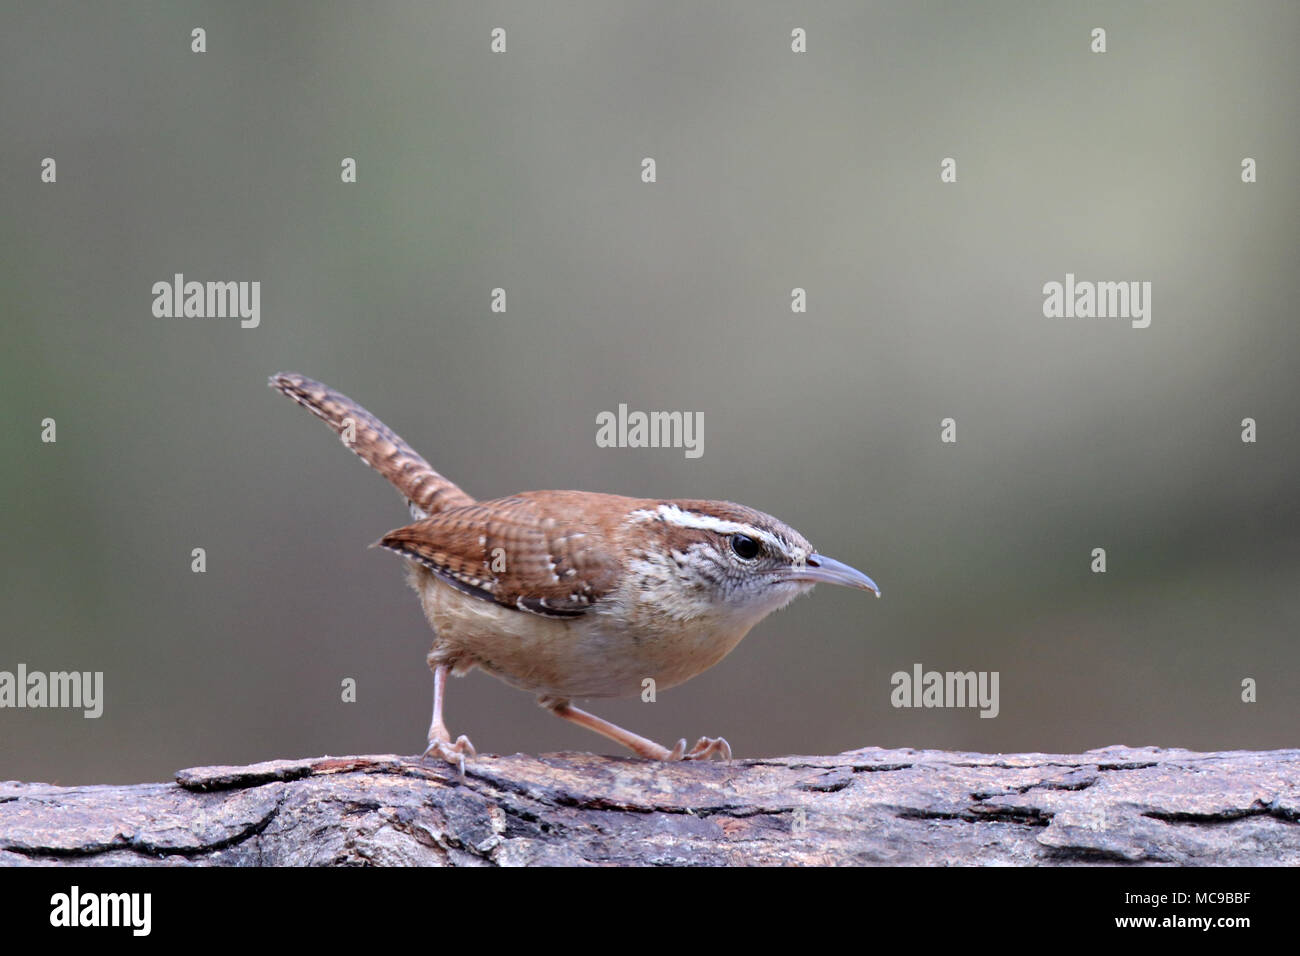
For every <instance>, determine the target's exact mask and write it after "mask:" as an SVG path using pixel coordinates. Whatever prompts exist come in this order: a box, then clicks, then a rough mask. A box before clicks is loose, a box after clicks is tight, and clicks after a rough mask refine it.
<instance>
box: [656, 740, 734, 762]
mask: <svg viewBox="0 0 1300 956" xmlns="http://www.w3.org/2000/svg"><path fill="white" fill-rule="evenodd" d="M714 754H718V755H719V756H721V757H722V759H723V760H730V759H731V744H729V743H727V741H726V740H725V739H723V738H722V737H701V738H700V739H699V740H697V741H696V742H695V746H694V747H692V748H691V749H690V750H687V749H686V740H685V738H683V739H681V740H679V741H677V746H676V747H674V748H673V749H672V750H670V751H669V752H668V759H669V760H708V759H709V758H710V757H712V756H713V755H714Z"/></svg>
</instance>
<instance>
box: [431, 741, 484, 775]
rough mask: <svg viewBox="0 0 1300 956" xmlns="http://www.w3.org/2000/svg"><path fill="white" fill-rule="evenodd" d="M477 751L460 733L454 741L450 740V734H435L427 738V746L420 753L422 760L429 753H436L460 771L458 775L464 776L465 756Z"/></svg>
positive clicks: (472, 754)
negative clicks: (435, 735)
mask: <svg viewBox="0 0 1300 956" xmlns="http://www.w3.org/2000/svg"><path fill="white" fill-rule="evenodd" d="M477 753H478V751H476V750H475V749H474V745H473V744H472V743H470V742H469V738H468V737H466V736H465V735H464V734H461V735H460V736H459V737H457V738H456V742H455V743H452V742H451V735H450V734H448V735H447V736H437V737H430V738H429V746H428V747H426V748H424V753H422V754H421V755H420V759H421V760H423V759H424V758H425V757H428V756H429V754H437V755H438V756H439V757H441V758H442V759H443V760H445V761H447V763H449V764H451V765H452V766H454V767H455V768H456V769H457V770H459V771H460V775H461V776H462V777H463V776H465V758H466V757H473V756H476V755H477Z"/></svg>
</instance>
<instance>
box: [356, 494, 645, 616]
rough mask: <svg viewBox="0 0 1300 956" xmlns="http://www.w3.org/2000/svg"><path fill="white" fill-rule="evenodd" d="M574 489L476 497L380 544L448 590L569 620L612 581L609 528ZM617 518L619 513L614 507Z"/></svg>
mask: <svg viewBox="0 0 1300 956" xmlns="http://www.w3.org/2000/svg"><path fill="white" fill-rule="evenodd" d="M593 497H602V498H604V497H607V498H609V499H611V500H617V501H627V502H628V503H629V508H628V510H630V508H631V507H634V506H635V504H636V503H635V502H634V501H633V500H632V499H615V498H614V496H612V495H611V496H592V495H584V494H582V493H579V492H557V491H547V492H530V493H528V494H522V495H515V496H513V497H510V498H499V499H497V500H495V501H482V502H476V503H475V504H472V505H467V506H465V507H461V508H452V509H448V510H446V511H443V512H441V513H439V514H436V515H432V516H430V517H428V518H425V519H423V520H422V521H417V522H415V523H414V524H409V525H407V526H406V527H404V528H398V529H397V530H395V531H390V532H389V533H388V534H386V535H384V537H383V538H382V539H381V540H380V541H379V544H380V545H381V546H382V547H385V548H387V549H389V550H390V551H395V552H397V553H398V554H401V555H403V556H404V557H406V558H409V559H410V560H412V561H418V562H419V563H420V564H422V565H424V566H425V567H427V568H429V569H430V570H431V571H433V572H434V573H435V574H437V575H438V576H439V577H440V578H442V579H443V580H444V581H446V582H447V583H448V584H450V585H452V586H453V587H456V588H459V589H460V590H462V591H464V592H466V593H467V594H472V595H474V596H475V597H480V598H482V599H484V600H487V601H495V602H496V603H497V604H500V605H502V606H503V607H509V608H514V609H516V610H519V611H527V612H529V613H531V614H539V615H541V616H543V617H557V618H569V617H577V616H579V615H581V614H583V613H585V612H586V611H587V610H588V609H589V608H590V607H591V606H592V604H593V603H595V602H596V601H598V600H600V598H601V597H603V596H604V595H605V594H607V593H608V592H609V591H610V589H612V588H613V587H614V586H615V585H616V584H617V582H618V565H617V562H616V561H615V559H614V558H613V556H612V555H611V554H610V551H609V548H608V545H607V542H608V541H609V534H608V531H609V529H608V528H605V527H603V526H601V523H600V516H601V515H605V516H608V515H609V509H604V508H596V509H593V508H592V507H591V501H592V499H593ZM614 513H615V514H616V515H617V516H618V517H620V518H621V516H622V515H624V514H626V513H627V512H626V510H622V509H620V508H615V509H614Z"/></svg>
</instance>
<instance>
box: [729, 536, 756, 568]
mask: <svg viewBox="0 0 1300 956" xmlns="http://www.w3.org/2000/svg"><path fill="white" fill-rule="evenodd" d="M731 550H732V551H734V552H736V556H737V557H739V558H744V559H745V560H746V561H753V560H754V559H755V558H756V557H758V550H759V549H758V542H757V541H755V540H754V539H753V538H751V537H749V535H745V534H733V535H732V536H731Z"/></svg>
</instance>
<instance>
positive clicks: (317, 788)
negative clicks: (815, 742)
mask: <svg viewBox="0 0 1300 956" xmlns="http://www.w3.org/2000/svg"><path fill="white" fill-rule="evenodd" d="M1298 821H1300V750H1281V751H1271V752H1249V751H1236V752H1228V753H1207V754H1201V753H1192V752H1189V751H1185V750H1160V749H1155V748H1144V749H1131V748H1127V747H1109V748H1106V749H1104V750H1092V751H1089V752H1088V753H1085V754H1078V755H1069V756H1063V755H1052V754H1006V755H1003V754H1000V755H988V754H965V753H944V752H936V751H915V750H880V749H876V748H869V749H865V750H856V751H850V752H848V753H843V754H839V755H837V756H832V757H781V758H775V759H765V760H738V761H736V762H734V763H732V764H729V765H725V764H719V763H711V764H680V763H679V764H655V763H649V762H646V761H641V760H634V759H627V758H613V757H597V756H592V755H588V754H555V755H549V756H543V757H528V756H524V755H520V754H517V755H515V756H511V757H492V756H481V757H478V758H476V759H474V760H472V761H471V762H470V764H469V766H468V768H467V773H466V776H465V778H464V779H463V780H462V779H459V778H458V776H457V774H456V772H455V771H454V770H453V769H451V768H449V767H447V766H445V765H442V764H438V763H434V762H427V763H424V762H421V761H420V760H418V759H415V758H409V757H397V756H363V757H320V758H316V759H310V760H276V761H270V762H267V763H261V764H254V765H252V766H248V767H201V768H196V769H192V770H183V771H181V772H180V773H178V774H177V775H176V782H175V783H169V784H139V785H133V786H121V787H118V786H92V787H54V786H48V785H45V784H35V783H14V782H10V783H4V784H0V864H20V865H32V864H79V865H98V864H107V865H170V866H196V865H207V866H215V865H221V866H245V865H303V864H305V865H316V864H343V865H381V866H392V865H407V864H416V865H433V866H441V865H460V866H481V865H524V864H563V865H568V864H649V865H678V864H921V865H933V864H938V865H950V864H1078V863H1116V864H1161V863H1163V864H1169V863H1173V864H1223V865H1243V864H1246V865H1249V864H1288V865H1295V864H1297V863H1300V825H1298Z"/></svg>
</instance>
